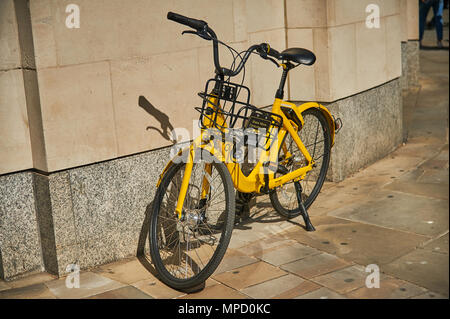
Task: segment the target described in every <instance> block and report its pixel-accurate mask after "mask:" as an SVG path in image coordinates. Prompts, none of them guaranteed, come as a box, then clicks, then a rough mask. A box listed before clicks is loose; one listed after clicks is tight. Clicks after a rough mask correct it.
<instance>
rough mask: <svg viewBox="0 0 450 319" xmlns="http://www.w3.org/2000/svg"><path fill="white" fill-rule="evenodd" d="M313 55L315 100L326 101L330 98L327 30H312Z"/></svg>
mask: <svg viewBox="0 0 450 319" xmlns="http://www.w3.org/2000/svg"><path fill="white" fill-rule="evenodd" d="M313 41H314V50H313V52H314V54H315V55H316V63H315V64H314V77H315V80H316V83H315V87H316V98H315V99H316V100H318V101H327V100H329V98H330V61H329V53H330V52H329V51H330V50H329V47H328V29H327V28H314V29H313Z"/></svg>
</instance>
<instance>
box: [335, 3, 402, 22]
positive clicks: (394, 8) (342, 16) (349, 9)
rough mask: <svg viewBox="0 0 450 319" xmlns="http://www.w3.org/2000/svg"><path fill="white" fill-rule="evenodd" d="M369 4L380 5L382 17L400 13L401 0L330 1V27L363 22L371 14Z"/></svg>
mask: <svg viewBox="0 0 450 319" xmlns="http://www.w3.org/2000/svg"><path fill="white" fill-rule="evenodd" d="M369 4H375V5H378V6H379V8H380V17H385V16H389V15H393V14H398V13H400V0H357V1H355V0H329V1H328V6H329V10H328V14H329V17H328V21H329V22H328V25H329V26H336V25H344V24H349V23H356V22H363V21H365V20H366V18H367V16H368V15H369V14H370V12H369V13H368V12H366V8H367V6H368V5H369Z"/></svg>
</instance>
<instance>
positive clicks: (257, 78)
mask: <svg viewBox="0 0 450 319" xmlns="http://www.w3.org/2000/svg"><path fill="white" fill-rule="evenodd" d="M284 32H285V31H284V29H276V30H271V31H263V32H257V33H251V34H250V43H262V42H267V43H269V44H270V45H271V46H272V47H273V48H274V49H276V50H278V51H279V52H281V51H283V50H284V49H286V37H285V33H284ZM249 62H250V63H251V68H252V74H251V86H252V89H253V91H252V94H253V98H252V103H254V104H255V105H256V106H258V107H261V106H266V105H272V103H273V101H274V99H275V92H276V90H277V89H278V85H279V83H280V79H281V72H282V71H281V68H277V67H276V66H275V65H274V64H273V63H272V62H270V61H268V60H263V59H260V58H258V57H256V56H255V57H253V58H252V59H251V60H250V61H249ZM284 94H285V97H286V98H287V97H288V96H289V88H288V87H285V89H284Z"/></svg>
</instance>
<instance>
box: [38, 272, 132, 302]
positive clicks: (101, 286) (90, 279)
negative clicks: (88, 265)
mask: <svg viewBox="0 0 450 319" xmlns="http://www.w3.org/2000/svg"><path fill="white" fill-rule="evenodd" d="M66 278H67V277H66ZM66 278H61V279H58V280H53V281H49V282H46V283H45V285H46V286H47V287H48V289H49V290H50V291H51V293H52V294H54V295H55V296H56V297H57V298H60V299H81V298H86V297H90V296H93V295H98V294H100V293H104V292H106V291H109V290H114V289H117V288H121V287H124V286H125V285H124V284H122V283H120V282H117V281H114V280H111V279H109V278H106V277H103V276H100V275H98V274H94V273H92V272H81V273H80V287H79V288H76V287H73V288H68V287H66Z"/></svg>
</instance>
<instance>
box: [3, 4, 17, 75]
mask: <svg viewBox="0 0 450 319" xmlns="http://www.w3.org/2000/svg"><path fill="white" fill-rule="evenodd" d="M20 64H21V63H20V47H19V33H18V31H17V20H16V13H15V11H14V2H13V0H2V1H0V70H7V69H12V68H16V67H19V66H20Z"/></svg>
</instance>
